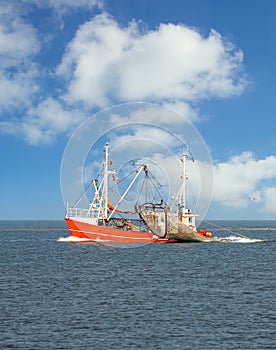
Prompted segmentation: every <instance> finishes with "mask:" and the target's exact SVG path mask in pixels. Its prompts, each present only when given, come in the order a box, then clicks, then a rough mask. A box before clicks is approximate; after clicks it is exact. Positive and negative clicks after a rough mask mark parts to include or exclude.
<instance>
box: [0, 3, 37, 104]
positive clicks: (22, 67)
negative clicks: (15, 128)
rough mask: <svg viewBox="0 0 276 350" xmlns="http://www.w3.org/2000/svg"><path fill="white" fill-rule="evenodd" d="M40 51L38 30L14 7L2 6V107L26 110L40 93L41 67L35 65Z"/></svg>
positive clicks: (0, 100) (0, 77)
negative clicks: (35, 57)
mask: <svg viewBox="0 0 276 350" xmlns="http://www.w3.org/2000/svg"><path fill="white" fill-rule="evenodd" d="M39 49H40V43H39V41H38V39H37V36H36V31H35V29H34V28H33V27H32V26H31V25H29V24H28V23H26V22H25V21H24V20H23V19H22V17H21V16H20V11H19V10H18V9H17V8H15V7H14V6H12V3H8V2H3V3H2V4H1V5H0V52H1V55H0V105H1V108H2V109H7V108H10V107H19V106H20V107H22V104H23V105H27V104H28V99H29V98H30V96H31V95H32V94H33V93H35V92H36V91H37V90H38V86H37V83H36V79H35V78H36V77H37V66H36V64H35V63H34V62H33V61H32V59H33V57H34V56H35V55H36V54H37V52H38V51H39Z"/></svg>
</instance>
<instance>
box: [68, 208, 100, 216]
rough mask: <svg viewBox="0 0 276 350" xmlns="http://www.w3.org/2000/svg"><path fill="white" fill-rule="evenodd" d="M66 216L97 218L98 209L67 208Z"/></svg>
mask: <svg viewBox="0 0 276 350" xmlns="http://www.w3.org/2000/svg"><path fill="white" fill-rule="evenodd" d="M66 216H67V217H81V218H98V217H99V209H83V208H67V213H66Z"/></svg>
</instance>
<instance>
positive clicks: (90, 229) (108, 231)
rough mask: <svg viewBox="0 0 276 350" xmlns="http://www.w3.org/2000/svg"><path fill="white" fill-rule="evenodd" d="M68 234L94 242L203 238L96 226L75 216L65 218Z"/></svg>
mask: <svg viewBox="0 0 276 350" xmlns="http://www.w3.org/2000/svg"><path fill="white" fill-rule="evenodd" d="M65 221H66V223H67V226H68V229H69V232H70V235H71V236H72V237H75V238H79V239H84V240H89V241H91V242H95V243H100V242H101V243H106V244H110V243H136V244H147V243H197V242H202V241H205V239H202V240H201V239H200V240H199V239H194V238H193V237H171V238H160V237H156V235H154V234H153V233H152V232H143V231H131V230H122V229H117V228H113V227H108V226H98V225H93V224H90V223H85V222H81V221H79V220H76V219H75V218H74V219H73V218H68V217H67V218H65Z"/></svg>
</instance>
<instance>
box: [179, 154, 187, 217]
mask: <svg viewBox="0 0 276 350" xmlns="http://www.w3.org/2000/svg"><path fill="white" fill-rule="evenodd" d="M188 157H189V155H188V153H183V154H181V156H180V161H181V167H182V169H181V170H182V171H181V187H180V196H179V198H180V202H179V205H180V208H181V209H182V210H185V209H186V182H187V173H186V160H187V158H188Z"/></svg>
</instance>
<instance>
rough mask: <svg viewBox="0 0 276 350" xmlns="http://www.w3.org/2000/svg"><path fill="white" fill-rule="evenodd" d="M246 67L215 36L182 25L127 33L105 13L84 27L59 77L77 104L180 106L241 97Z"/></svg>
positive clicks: (136, 25)
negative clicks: (242, 70) (139, 103)
mask: <svg viewBox="0 0 276 350" xmlns="http://www.w3.org/2000/svg"><path fill="white" fill-rule="evenodd" d="M242 61H243V54H242V52H241V51H240V50H238V49H236V48H235V47H234V46H233V45H231V44H230V43H228V42H225V41H224V40H223V38H222V37H221V35H220V34H219V33H218V32H216V31H215V30H211V32H210V34H209V36H208V37H206V38H204V37H203V36H201V35H200V34H199V33H198V32H197V31H196V30H195V29H191V28H188V27H186V26H184V25H182V24H178V25H176V24H161V25H160V26H159V27H158V28H157V29H156V30H149V31H146V32H143V31H142V30H141V29H140V28H139V23H137V22H135V21H132V22H131V23H130V24H129V25H128V27H125V28H123V27H121V26H120V25H119V24H118V23H117V22H116V21H115V20H114V19H113V18H111V17H110V16H109V15H108V14H107V13H102V14H101V15H97V16H95V17H94V18H92V19H91V20H90V21H89V22H87V23H85V24H83V25H82V26H80V28H79V30H78V31H77V33H76V35H75V37H74V39H73V40H72V42H71V43H70V44H69V46H68V49H67V52H66V53H65V54H64V56H63V59H62V62H61V64H60V65H59V67H58V69H57V73H58V74H59V75H61V76H63V77H64V78H65V79H66V82H67V84H68V85H67V94H66V97H67V99H68V100H69V101H71V102H83V103H85V104H87V105H89V106H91V107H100V108H102V107H104V106H106V105H107V104H111V103H115V102H118V101H137V100H138V101H155V102H156V101H162V102H163V103H169V104H174V103H178V104H179V103H190V102H196V101H199V100H201V99H205V98H211V97H229V96H232V95H234V94H240V93H241V92H242V91H243V89H244V87H245V85H246V80H245V78H244V76H243V74H240V69H241V66H242Z"/></svg>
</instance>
